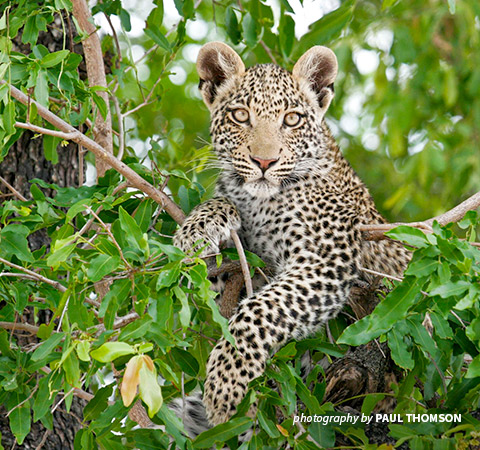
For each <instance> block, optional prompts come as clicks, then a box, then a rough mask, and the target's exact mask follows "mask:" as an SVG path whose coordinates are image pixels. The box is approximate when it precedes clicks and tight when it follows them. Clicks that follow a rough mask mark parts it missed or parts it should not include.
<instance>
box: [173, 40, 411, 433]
mask: <svg viewBox="0 0 480 450" xmlns="http://www.w3.org/2000/svg"><path fill="white" fill-rule="evenodd" d="M197 68H198V72H199V74H200V78H201V79H202V81H201V91H202V94H203V97H204V100H205V103H206V104H207V106H208V107H209V109H210V112H211V129H210V131H211V136H212V141H213V146H214V148H215V151H216V153H217V155H218V160H219V162H220V163H221V165H222V167H223V170H222V171H221V173H220V175H219V179H218V182H217V186H216V196H215V198H214V199H213V200H210V201H207V202H205V203H203V204H201V205H199V206H198V207H197V208H196V209H195V210H194V211H192V213H191V214H190V216H189V217H188V218H187V220H186V221H185V224H184V225H183V226H182V227H181V228H180V230H179V231H178V232H177V234H176V236H175V243H176V245H179V246H180V247H182V248H183V249H185V250H188V249H189V248H191V247H192V246H193V245H194V243H195V241H197V240H198V239H200V238H203V239H205V240H206V242H207V243H208V244H209V246H210V249H212V250H214V251H217V250H218V248H219V247H220V243H221V242H222V241H225V240H227V239H228V236H229V232H230V229H231V228H234V229H236V230H238V232H239V234H240V236H241V238H242V240H243V243H244V246H245V248H246V249H248V250H250V251H252V252H255V253H256V254H258V255H259V256H260V257H261V258H262V259H263V260H264V261H266V262H267V264H268V265H269V266H270V268H272V269H273V270H274V272H275V274H276V275H275V277H274V279H273V280H272V281H271V282H270V283H269V284H267V285H265V286H264V287H262V288H261V289H259V290H258V291H256V292H255V293H254V294H253V296H251V297H248V298H243V299H241V300H240V302H239V304H238V307H237V310H236V312H235V314H234V315H233V316H232V318H231V319H230V322H229V329H230V332H231V333H232V335H233V336H234V337H235V340H236V347H237V348H236V349H235V348H234V347H233V346H232V345H231V344H230V343H229V342H228V341H226V340H224V339H222V340H221V341H220V342H219V343H218V344H217V346H216V347H215V348H214V349H213V351H212V353H211V354H210V357H209V359H208V364H207V378H206V381H205V389H204V395H203V403H204V405H205V408H206V412H207V416H208V419H209V422H210V423H211V424H212V425H215V424H218V423H222V422H225V421H226V420H228V418H229V417H231V415H232V414H234V412H235V409H236V406H237V405H238V404H239V402H240V401H241V400H242V398H243V397H244V395H245V393H246V390H247V386H248V384H249V382H250V381H251V380H253V379H254V378H256V377H258V376H260V375H261V374H262V373H263V371H264V369H265V364H266V361H267V358H268V357H269V355H270V354H271V353H272V352H275V351H276V350H277V349H278V348H280V347H281V346H283V345H284V344H285V343H286V342H287V341H289V340H290V339H301V338H304V337H306V336H308V335H311V334H312V333H315V332H316V331H318V329H319V327H320V326H321V325H322V324H323V323H325V322H326V321H327V320H328V319H331V318H333V317H335V315H336V314H337V313H338V311H339V310H340V309H341V308H342V307H343V305H344V304H345V302H346V301H347V299H348V296H349V292H350V288H351V286H352V284H353V283H354V281H355V280H356V279H358V278H363V279H365V278H366V274H365V273H364V272H362V268H363V267H367V268H369V269H373V270H377V271H381V272H386V273H390V274H392V273H393V274H398V273H401V272H402V270H403V269H404V267H405V265H406V263H407V261H408V253H407V252H406V250H405V249H404V248H403V247H401V246H398V245H396V244H394V243H392V242H388V241H381V242H366V241H364V240H363V239H362V236H361V232H360V230H359V226H360V225H362V224H369V223H382V222H384V219H383V218H382V217H381V215H380V214H379V213H378V212H377V210H376V208H375V204H374V202H373V200H372V198H371V196H370V194H369V192H368V190H367V188H366V187H365V185H364V184H363V183H362V181H361V180H360V178H359V177H358V176H357V175H356V173H355V172H354V171H353V169H352V168H351V167H350V165H349V163H348V162H347V161H346V160H345V159H344V157H343V156H342V154H341V152H340V150H339V148H338V146H337V144H336V143H335V140H334V139H333V137H332V135H331V133H330V131H329V129H328V127H327V125H326V123H325V121H324V119H323V117H324V114H325V112H326V110H327V109H328V106H329V104H330V101H331V99H332V98H333V81H334V79H335V76H336V73H337V62H336V58H335V55H334V54H333V52H331V51H330V50H328V49H326V48H325V47H313V48H312V49H310V50H309V51H308V52H307V53H306V54H305V55H303V56H302V58H300V60H299V61H298V62H297V64H296V65H295V67H294V69H293V71H292V73H290V72H288V71H287V70H285V69H283V68H281V67H278V66H276V65H273V64H261V65H257V66H254V67H251V68H248V69H245V67H244V65H243V62H242V61H241V59H240V58H239V56H238V55H237V54H236V53H235V52H234V51H233V50H232V49H231V48H230V47H228V46H226V45H225V44H221V43H210V44H207V45H206V46H204V47H203V48H202V50H201V52H200V55H199V59H198V62H197ZM245 112H246V113H245ZM290 113H292V114H293V115H292V116H289V120H288V123H290V124H291V123H294V122H295V120H296V118H297V116H296V115H298V116H299V117H300V121H299V123H298V124H295V126H291V125H288V123H287V120H286V116H287V115H288V114H290ZM247 116H248V120H246V121H245V120H244V119H245V117H247ZM253 413H254V411H253V410H252V411H250V414H253Z"/></svg>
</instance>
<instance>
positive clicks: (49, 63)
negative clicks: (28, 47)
mask: <svg viewBox="0 0 480 450" xmlns="http://www.w3.org/2000/svg"><path fill="white" fill-rule="evenodd" d="M69 53H70V52H69V51H68V50H60V51H58V52H53V53H49V54H48V55H45V56H44V57H43V58H42V59H41V60H40V61H39V62H40V66H41V67H43V68H44V69H48V68H49V67H53V66H56V65H57V64H59V63H60V62H62V61H63V60H64V59H65V58H66V57H67V56H68V54H69Z"/></svg>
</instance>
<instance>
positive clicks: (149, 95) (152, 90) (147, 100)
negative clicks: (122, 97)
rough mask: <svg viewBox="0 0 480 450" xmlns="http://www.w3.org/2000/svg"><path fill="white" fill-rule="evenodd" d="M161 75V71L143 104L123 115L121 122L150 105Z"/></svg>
mask: <svg viewBox="0 0 480 450" xmlns="http://www.w3.org/2000/svg"><path fill="white" fill-rule="evenodd" d="M172 55H173V53H172ZM172 59H173V56H171V57H170V61H171V60H172ZM170 61H168V62H167V64H166V65H168V63H169V62H170ZM166 65H165V66H166ZM162 75H163V71H162V73H160V74H159V76H158V79H157V81H155V83H153V86H152V89H150V91H149V93H148V94H147V96H146V97H145V99H144V100H143V102H142V103H140V104H139V105H137V106H135V108H132V109H130V110H129V111H127V112H125V113H123V114H122V116H121V118H122V120H123V119H124V118H125V117H128V116H129V115H130V114H133V113H134V112H137V111H138V110H139V109H141V108H143V107H145V106H147V105H149V104H150V103H152V101H150V99H151V98H152V95H153V92H154V91H155V88H156V87H157V86H158V83H160V81H162Z"/></svg>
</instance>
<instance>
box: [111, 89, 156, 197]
mask: <svg viewBox="0 0 480 450" xmlns="http://www.w3.org/2000/svg"><path fill="white" fill-rule="evenodd" d="M112 101H113V106H114V107H115V112H116V114H117V120H118V153H117V158H118V159H119V160H120V161H121V160H122V158H123V153H124V152H125V134H124V130H123V115H122V111H121V109H120V105H119V103H118V98H117V97H116V96H115V95H114V96H112ZM162 190H163V189H162Z"/></svg>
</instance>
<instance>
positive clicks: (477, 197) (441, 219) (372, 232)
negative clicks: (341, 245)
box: [360, 192, 480, 241]
mask: <svg viewBox="0 0 480 450" xmlns="http://www.w3.org/2000/svg"><path fill="white" fill-rule="evenodd" d="M478 207H480V192H477V193H476V194H473V195H472V196H471V197H469V198H467V199H466V200H464V201H463V202H462V203H460V204H459V205H457V206H455V207H454V208H452V209H450V210H449V211H447V212H445V213H443V214H440V215H439V216H436V217H432V218H431V219H427V220H424V221H423V222H411V223H384V224H383V223H382V224H369V225H360V231H362V234H363V238H364V239H365V240H367V241H380V240H382V239H389V238H388V236H385V234H384V233H385V232H386V231H390V230H392V229H393V228H395V227H398V226H399V225H408V226H409V227H414V228H419V229H421V230H423V231H425V232H427V233H431V232H432V224H433V222H434V221H435V220H436V221H437V222H438V223H439V224H440V225H446V224H447V223H451V222H459V221H460V220H462V219H463V217H464V216H465V214H466V213H467V212H468V211H473V210H475V209H477V208H478Z"/></svg>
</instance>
